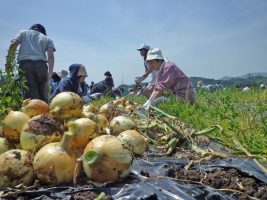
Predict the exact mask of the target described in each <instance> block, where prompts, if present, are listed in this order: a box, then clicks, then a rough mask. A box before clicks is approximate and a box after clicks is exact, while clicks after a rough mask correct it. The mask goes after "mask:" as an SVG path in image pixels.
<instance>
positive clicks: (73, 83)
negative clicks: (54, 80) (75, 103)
mask: <svg viewBox="0 0 267 200" xmlns="http://www.w3.org/2000/svg"><path fill="white" fill-rule="evenodd" d="M85 77H87V72H86V69H85V67H84V66H83V65H81V64H73V65H71V66H70V67H69V75H68V76H67V77H66V78H64V79H62V80H61V81H60V83H59V85H58V87H57V88H56V89H55V91H54V92H53V94H52V95H51V96H50V101H51V100H52V99H53V98H54V97H55V96H56V95H57V94H59V93H60V92H67V91H68V92H74V93H76V94H78V95H80V96H81V97H82V98H83V101H84V102H85V103H87V101H88V98H89V97H88V96H83V95H82V94H83V91H82V88H81V84H82V83H84V80H85Z"/></svg>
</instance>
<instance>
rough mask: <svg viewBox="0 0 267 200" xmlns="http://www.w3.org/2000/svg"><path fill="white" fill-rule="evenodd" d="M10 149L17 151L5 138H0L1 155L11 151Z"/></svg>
mask: <svg viewBox="0 0 267 200" xmlns="http://www.w3.org/2000/svg"><path fill="white" fill-rule="evenodd" d="M10 149H15V145H14V144H13V143H12V142H10V141H8V140H7V139H6V138H4V137H0V154H2V153H4V152H6V151H8V150H10Z"/></svg>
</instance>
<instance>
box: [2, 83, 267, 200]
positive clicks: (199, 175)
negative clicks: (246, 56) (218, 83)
mask: <svg viewBox="0 0 267 200" xmlns="http://www.w3.org/2000/svg"><path fill="white" fill-rule="evenodd" d="M126 98H127V99H128V100H129V102H136V103H139V104H143V103H144V102H145V101H146V99H145V98H144V97H132V96H128V97H126ZM111 101H113V99H111V98H109V97H103V98H101V99H100V100H97V101H93V102H92V104H93V105H95V106H97V107H100V106H102V105H103V104H105V103H107V102H111ZM16 106H18V105H17V104H16ZM2 110H3V111H5V109H4V107H3V108H2ZM121 111H122V110H120V111H119V112H117V111H115V115H117V114H118V113H120V112H121ZM122 113H124V114H126V115H127V116H129V117H130V118H132V119H133V120H134V121H135V122H136V123H137V126H138V130H139V132H140V133H141V134H143V135H144V136H145V137H146V139H147V140H146V141H147V149H146V152H145V153H144V154H143V155H142V156H141V157H138V156H137V157H136V159H134V161H133V166H132V168H131V174H130V176H129V178H126V179H125V180H124V181H122V182H119V183H114V184H110V185H103V188H101V187H100V188H98V187H97V184H95V183H92V181H90V180H88V179H87V178H86V177H85V175H84V174H83V175H82V176H81V177H80V178H79V179H78V183H77V184H76V185H75V184H74V185H73V184H69V185H62V186H59V187H48V188H45V189H44V188H43V186H42V185H39V184H37V185H35V186H33V187H32V188H33V190H31V189H29V190H23V191H20V190H17V191H15V190H13V191H11V190H6V191H2V192H3V193H4V194H5V195H6V196H5V197H11V196H12V195H13V196H14V195H15V196H16V197H21V199H27V198H28V197H38V196H40V195H43V196H44V198H46V197H51V198H52V199H53V198H55V199H56V198H59V197H62V198H63V199H64V198H65V197H67V196H68V195H72V197H73V199H94V198H96V197H97V196H98V195H99V193H100V192H105V193H106V195H107V198H110V199H111V197H113V198H115V197H121V198H124V197H125V196H127V195H129V194H131V193H132V192H137V195H138V196H139V197H145V196H146V197H148V198H149V199H150V198H151V199H161V198H162V199H170V198H171V197H173V199H176V198H178V197H182V196H183V195H186V196H185V198H186V197H191V196H192V194H191V192H195V194H194V195H195V198H196V199H201V198H202V197H207V196H210V195H213V193H214V194H216V193H217V192H222V193H219V194H217V195H219V197H218V196H217V197H218V198H224V197H225V198H226V199H243V200H245V199H265V198H267V196H266V195H267V184H266V181H267V180H266V174H265V173H267V171H266V166H267V165H266V163H267V151H266V149H267V137H266V136H267V91H266V90H263V89H262V90H260V89H251V90H250V91H247V92H242V91H239V90H236V89H233V88H229V89H226V90H224V91H217V92H213V93H208V92H204V91H199V92H197V97H196V103H195V104H194V105H189V104H182V103H181V102H179V101H178V100H177V99H174V98H169V100H168V101H167V102H165V103H162V104H158V105H156V107H151V108H150V110H149V112H148V113H143V112H139V111H137V110H133V112H129V113H128V112H127V113H125V111H123V112H122ZM1 117H2V118H3V117H4V115H3V116H1ZM111 130H112V129H111ZM166 136H170V137H166ZM163 138H164V139H163ZM213 142H214V143H215V144H219V146H220V147H219V148H218V149H217V147H216V146H215V147H216V148H213V147H214V146H213V147H212V146H210V144H212V145H213ZM161 166H164V167H161ZM221 166H227V167H221ZM205 168H206V169H205ZM244 169H245V172H246V173H245V172H244V171H243V170H244ZM246 170H248V171H246ZM140 180H142V181H140ZM125 184H126V185H127V186H125ZM168 185H170V186H171V188H168ZM143 186H145V188H144V190H142V189H141V187H143ZM146 187H149V188H150V189H149V191H148V190H145V189H146ZM55 188H56V190H55ZM136 188H139V189H138V190H136ZM196 188H197V189H196ZM120 190H122V191H123V192H122V193H121V192H119V191H120ZM206 190H208V192H207V191H206ZM110 191H113V192H110ZM179 191H187V192H182V193H179ZM204 191H206V193H205V194H202V193H203V192H204ZM120 195H121V196H120ZM155 195H156V196H155ZM201 195H204V196H201ZM231 195H234V196H231ZM215 196H216V195H215ZM210 198H211V199H212V198H213V197H210ZM214 198H215V197H214ZM115 199H116V198H115ZM178 199H179V198H178Z"/></svg>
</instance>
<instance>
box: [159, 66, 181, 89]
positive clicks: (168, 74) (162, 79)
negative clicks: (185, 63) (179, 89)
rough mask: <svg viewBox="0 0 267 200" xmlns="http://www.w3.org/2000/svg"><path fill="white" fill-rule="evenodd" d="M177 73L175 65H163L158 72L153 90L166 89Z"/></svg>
mask: <svg viewBox="0 0 267 200" xmlns="http://www.w3.org/2000/svg"><path fill="white" fill-rule="evenodd" d="M176 77H177V73H176V70H175V65H170V66H165V68H164V69H163V72H162V73H160V74H158V77H157V80H156V83H155V90H161V91H162V90H168V89H171V87H172V86H173V85H174V84H175V80H176Z"/></svg>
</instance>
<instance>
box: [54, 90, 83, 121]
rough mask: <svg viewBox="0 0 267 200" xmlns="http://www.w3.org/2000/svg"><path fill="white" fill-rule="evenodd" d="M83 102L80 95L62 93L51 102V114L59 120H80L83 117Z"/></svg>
mask: <svg viewBox="0 0 267 200" xmlns="http://www.w3.org/2000/svg"><path fill="white" fill-rule="evenodd" d="M82 109H83V101H82V99H81V97H80V96H79V95H78V94H75V93H73V92H61V93H59V94H57V95H56V96H55V97H54V98H53V99H52V101H51V104H50V112H51V114H52V115H53V116H55V117H56V118H59V119H68V118H75V117H77V118H79V117H81V116H82Z"/></svg>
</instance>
